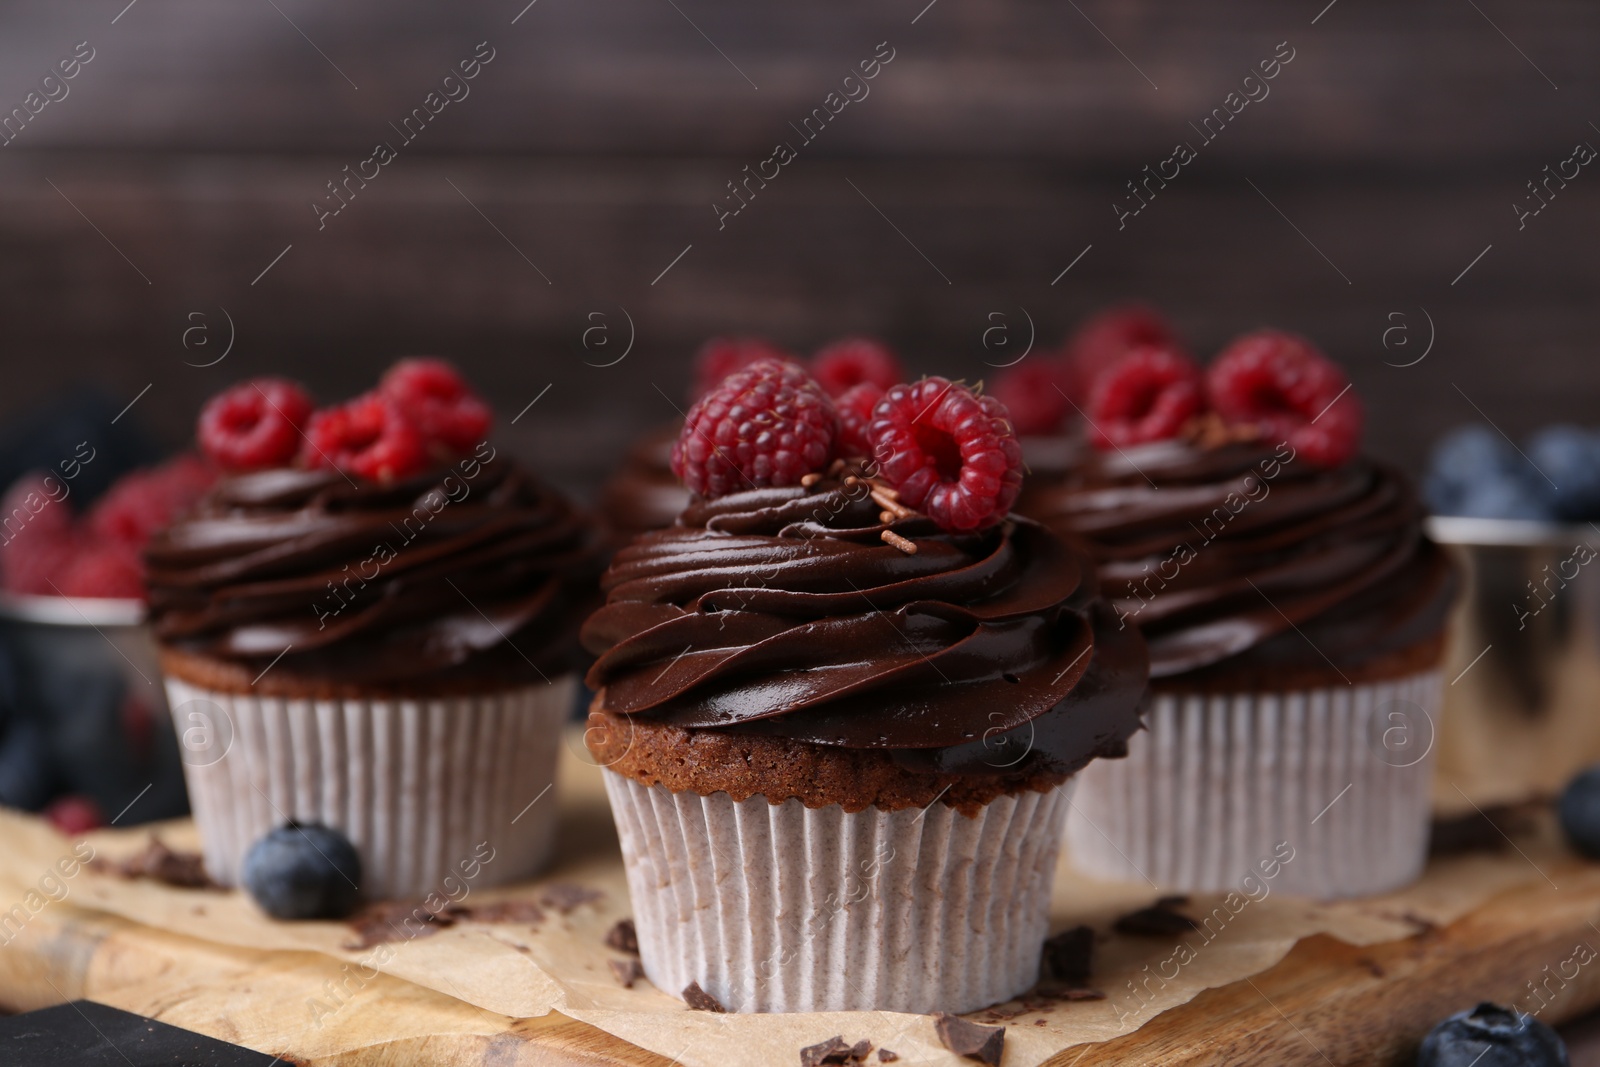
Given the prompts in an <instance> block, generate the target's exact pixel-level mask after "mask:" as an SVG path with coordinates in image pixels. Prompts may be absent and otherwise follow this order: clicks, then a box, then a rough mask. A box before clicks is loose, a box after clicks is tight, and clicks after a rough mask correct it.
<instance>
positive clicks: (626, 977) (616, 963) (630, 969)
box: [606, 960, 644, 989]
mask: <svg viewBox="0 0 1600 1067" xmlns="http://www.w3.org/2000/svg"><path fill="white" fill-rule="evenodd" d="M606 963H607V964H608V965H609V966H610V967H611V973H612V974H613V975H614V976H615V977H616V979H617V982H618V983H619V984H620V985H621V986H622V988H623V989H632V988H633V983H635V982H637V981H638V980H639V979H641V978H643V977H644V968H643V967H641V966H639V961H638V960H607V961H606Z"/></svg>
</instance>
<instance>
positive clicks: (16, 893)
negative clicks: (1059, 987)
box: [0, 743, 1576, 1067]
mask: <svg viewBox="0 0 1600 1067" xmlns="http://www.w3.org/2000/svg"><path fill="white" fill-rule="evenodd" d="M579 747H580V746H579V745H577V744H576V743H574V744H573V745H569V746H568V751H567V753H566V754H565V755H564V759H565V762H564V764H563V766H562V777H561V784H560V787H559V788H558V790H557V792H556V793H554V794H551V795H549V796H546V797H545V798H544V799H542V800H541V801H540V803H559V804H560V805H561V808H562V833H561V839H560V841H559V842H558V856H559V857H560V860H559V862H558V866H557V868H556V869H555V870H554V871H553V872H552V873H551V874H550V875H548V876H547V877H545V878H543V879H541V880H539V881H538V882H534V883H529V884H527V885H525V886H519V887H513V888H511V889H497V890H492V891H491V890H483V891H477V890H474V889H472V887H471V885H470V883H467V884H466V888H465V891H464V892H463V891H462V890H461V887H460V886H459V885H458V886H457V887H456V888H455V889H454V891H453V892H454V893H455V894H456V896H457V902H458V903H459V904H462V905H465V906H466V907H468V908H481V907H482V906H484V905H486V904H490V903H493V902H496V901H506V900H516V901H522V902H534V903H536V904H538V906H539V907H540V908H541V910H542V911H543V913H544V917H543V918H542V919H541V920H540V921H538V922H534V923H530V922H478V921H473V920H472V919H471V918H468V919H466V920H464V921H461V922H458V923H457V924H455V925H453V926H449V927H447V928H444V929H441V930H438V932H436V933H432V934H431V935H430V936H419V937H414V938H410V939H405V938H402V939H400V940H396V941H393V942H389V943H386V944H378V945H370V946H367V947H356V946H357V944H358V937H357V932H356V931H355V930H354V929H353V928H352V927H351V926H350V925H349V924H347V923H338V922H304V923H281V922H276V921H274V920H271V919H269V918H267V917H265V916H264V915H263V914H262V913H261V912H260V911H258V910H257V909H256V907H255V906H254V904H253V903H252V902H251V901H250V900H249V898H248V897H247V896H245V895H243V894H241V893H237V892H222V891H219V890H214V889H175V888H172V887H169V886H166V885H163V884H159V883H156V882H151V881H144V880H137V881H130V880H128V879H126V878H123V877H120V876H118V875H116V874H113V873H108V872H105V871H103V870H95V869H84V870H82V871H80V872H77V873H76V874H75V875H74V876H73V877H72V878H70V879H65V880H64V881H65V882H66V883H67V884H68V886H69V892H70V897H69V900H70V906H73V907H76V908H82V909H90V910H97V911H103V912H107V913H112V914H115V915H119V916H122V917H125V918H127V919H130V920H133V921H135V922H138V923H142V924H145V925H147V926H149V927H153V928H156V929H159V930H164V931H169V932H171V933H175V934H179V935H183V936H185V937H189V938H195V939H199V940H201V941H209V942H213V943H217V944H220V945H227V946H237V947H239V948H244V949H253V950H260V951H262V952H263V953H265V954H266V955H264V956H263V957H262V960H263V961H264V962H263V964H262V969H263V972H264V975H265V974H266V972H268V971H270V972H271V979H270V984H271V986H272V989H273V991H274V992H273V995H275V996H280V997H282V996H295V997H301V998H302V999H304V1000H305V1002H306V1007H305V1016H306V1018H305V1022H306V1025H307V1027H315V1028H316V1029H317V1031H318V1032H319V1035H320V1036H319V1038H318V1041H317V1042H316V1043H317V1044H319V1045H330V1044H331V1045H332V1046H337V1044H338V1034H339V1028H340V1027H341V1026H343V1025H346V1024H347V1023H348V1021H349V1020H350V1019H351V1018H352V1017H353V1016H354V1015H356V1014H357V1012H356V1011H355V1010H353V1009H352V1008H351V1007H350V1006H351V1005H353V1004H361V1003H371V1002H372V1000H373V998H375V997H381V998H384V999H385V1000H395V999H402V998H405V997H408V996H412V997H413V998H414V999H416V1000H418V1001H419V1002H421V1003H419V1005H418V1007H419V1008H421V1007H422V1006H423V1005H424V1004H425V1003H426V1002H430V1001H431V1000H432V998H430V997H427V996H422V995H421V992H422V991H421V990H417V991H416V993H415V994H407V993H406V992H405V990H407V989H415V987H423V988H424V989H426V990H433V991H436V992H437V993H439V994H443V995H444V996H446V997H450V998H454V999H456V1000H459V1001H463V1002H465V1003H467V1004H471V1005H474V1006H476V1007H477V1008H479V1009H482V1011H484V1012H487V1013H492V1015H484V1016H482V1019H481V1021H480V1023H479V1024H473V1025H472V1026H471V1028H470V1029H471V1030H472V1031H473V1032H482V1033H485V1034H489V1033H492V1032H493V1031H494V1029H495V1028H496V1027H497V1026H502V1025H504V1024H505V1022H506V1020H500V1019H496V1018H494V1016H506V1017H510V1018H513V1019H514V1018H530V1017H537V1016H543V1015H545V1014H547V1013H549V1012H551V1011H559V1012H561V1013H563V1014H565V1015H567V1016H570V1017H572V1018H575V1019H579V1020H582V1021H584V1022H587V1023H590V1024H592V1025H594V1026H596V1027H599V1028H600V1029H602V1030H605V1031H607V1032H609V1033H611V1034H614V1035H616V1036H618V1037H620V1038H623V1039H624V1040H627V1041H630V1042H632V1043H634V1044H636V1045H639V1046H641V1047H644V1048H646V1049H649V1050H651V1051H654V1052H657V1053H660V1054H662V1055H665V1056H667V1057H670V1058H673V1059H676V1060H678V1061H680V1062H682V1063H684V1064H686V1065H688V1067H728V1065H729V1064H744V1063H762V1064H782V1063H796V1062H798V1057H797V1051H798V1049H799V1048H801V1047H802V1046H805V1045H809V1044H813V1043H816V1042H818V1041H822V1040H825V1039H827V1038H829V1037H831V1036H833V1035H835V1034H840V1035H842V1036H843V1037H844V1038H845V1039H846V1040H847V1041H850V1042H855V1041H858V1040H860V1039H861V1038H864V1037H865V1038H868V1039H870V1040H871V1041H872V1043H873V1045H874V1047H875V1048H881V1047H887V1048H890V1049H892V1050H894V1051H895V1052H896V1053H898V1054H899V1055H900V1056H901V1057H902V1058H901V1061H900V1062H902V1063H906V1064H954V1063H959V1062H964V1061H959V1060H957V1059H956V1058H955V1057H954V1056H952V1055H951V1054H950V1053H949V1052H947V1051H945V1050H944V1048H943V1047H942V1045H940V1043H939V1041H938V1038H937V1036H936V1035H935V1032H934V1028H933V1024H932V1021H931V1019H929V1018H928V1017H926V1016H908V1015H898V1014H892V1013H838V1014H827V1015H820V1014H819V1015H718V1014H714V1013H707V1012H696V1011H689V1010H687V1009H686V1008H685V1007H684V1006H683V1004H682V1003H681V1002H680V1001H679V1000H677V999H676V998H675V997H671V996H668V995H666V994H664V993H662V992H660V991H657V990H655V989H653V988H651V986H650V985H649V983H648V982H647V981H645V980H643V979H640V980H639V981H638V982H637V983H636V985H635V986H634V988H632V989H624V988H622V987H621V986H620V985H619V984H618V983H617V981H616V980H615V979H614V978H613V976H612V973H611V971H610V969H609V967H608V962H607V961H608V960H612V959H619V960H620V959H625V958H626V957H625V956H623V955H622V954H621V953H619V952H617V951H615V950H612V949H609V948H607V947H606V946H605V944H604V938H605V935H606V933H607V931H608V930H610V929H611V927H612V926H613V924H615V923H616V922H617V920H619V919H621V918H624V917H627V916H628V915H629V906H628V900H627V889H626V884H625V881H624V878H623V873H622V866H621V859H620V856H619V855H618V853H617V851H616V837H615V833H614V830H613V829H612V824H611V820H610V814H609V811H608V809H607V808H606V801H605V794H604V791H603V789H602V786H601V779H600V775H601V774H602V773H603V772H602V771H600V770H599V769H598V768H595V767H592V766H589V765H586V764H585V763H583V762H581V760H580V759H579V758H578V757H577V756H575V755H573V754H572V752H573V751H576V750H577V749H578V748H579ZM157 832H159V834H160V835H161V837H162V839H163V840H164V841H165V842H166V843H167V844H169V845H170V846H172V847H174V848H188V849H193V848H195V847H196V845H197V842H196V839H195V836H194V830H193V826H192V824H190V823H187V822H181V823H174V824H167V825H164V826H162V827H159V828H157ZM149 833H150V831H149V830H148V829H136V830H107V831H99V832H96V833H94V834H91V835H89V837H88V838H87V841H88V842H89V844H90V845H92V846H93V848H94V849H95V851H96V853H97V855H98V856H99V857H100V859H101V860H112V861H114V860H116V859H118V858H121V857H125V856H128V855H130V854H133V853H135V852H138V851H140V850H141V849H142V848H143V847H144V845H145V844H146V842H147V841H148V838H149ZM0 840H3V841H4V842H5V843H6V845H7V849H6V855H5V856H4V857H3V858H0V891H3V892H4V893H5V899H13V900H15V899H22V896H23V894H26V893H27V892H29V891H30V890H34V889H37V888H38V885H37V884H38V882H39V880H40V877H41V875H42V874H43V873H44V872H47V871H49V870H51V869H53V868H54V866H55V864H56V863H57V861H58V860H59V859H60V858H61V857H63V856H67V855H70V853H71V848H72V843H71V842H68V841H65V840H64V839H62V838H61V837H59V836H58V835H56V834H55V832H54V831H53V830H51V829H50V828H49V827H48V826H47V825H45V824H44V823H42V822H40V821H39V820H37V819H32V818H27V817H22V816H17V815H13V814H0ZM476 844H477V843H476V842H463V843H462V849H463V855H464V856H466V855H470V854H471V853H472V850H473V848H474V846H475V845H476ZM1517 844H1518V846H1519V848H1520V849H1521V850H1522V851H1523V852H1524V853H1525V854H1526V857H1527V859H1528V862H1527V864H1526V865H1523V864H1519V863H1508V862H1506V859H1505V857H1504V856H1503V855H1501V856H1472V855H1467V856H1462V857H1457V858H1453V859H1448V860H1443V861H1438V862H1435V863H1434V864H1433V865H1431V866H1430V867H1429V870H1428V873H1427V875H1426V877H1425V878H1424V880H1423V881H1422V882H1421V883H1419V884H1418V885H1416V886H1413V887H1411V888H1410V889H1407V890H1405V891H1403V892H1400V893H1396V894H1392V895H1389V896H1386V897H1379V898H1372V899H1368V900H1365V901H1356V902H1342V903H1337V904H1329V905H1322V904H1317V903H1315V902H1311V901H1307V900H1303V899H1298V898H1293V897H1290V896H1287V895H1285V894H1282V893H1278V892H1275V891H1273V890H1272V888H1271V886H1272V883H1271V881H1270V879H1267V878H1265V877H1264V875H1263V873H1262V872H1261V871H1256V872H1246V871H1241V872H1240V878H1241V889H1240V891H1239V892H1238V893H1237V894H1235V895H1234V896H1232V897H1227V896H1225V895H1210V896H1205V897H1195V898H1193V899H1192V900H1191V901H1190V902H1189V903H1188V904H1186V905H1184V906H1183V907H1182V909H1181V910H1183V911H1185V912H1186V913H1187V914H1189V915H1191V916H1193V917H1195V918H1201V919H1203V918H1207V917H1209V918H1210V923H1209V925H1208V926H1207V927H1205V928H1203V929H1202V930H1200V931H1196V932H1195V933H1193V934H1190V935H1186V936H1184V937H1171V936H1167V937H1145V936H1127V935H1121V934H1115V933H1112V932H1111V929H1110V928H1111V924H1112V922H1113V921H1114V920H1115V919H1116V918H1117V917H1118V916H1121V915H1124V914H1126V913H1128V912H1130V911H1132V910H1134V909H1137V908H1140V907H1143V906H1145V905H1148V904H1150V903H1152V902H1153V901H1154V900H1155V899H1156V898H1157V897H1158V896H1160V895H1161V894H1160V893H1159V891H1158V890H1157V889H1156V888H1155V887H1153V886H1151V885H1145V884H1109V883H1095V882H1090V881H1086V880H1084V879H1081V878H1078V877H1076V876H1074V875H1072V874H1071V872H1070V870H1069V869H1067V868H1065V866H1064V867H1063V870H1062V871H1061V874H1060V877H1059V878H1058V881H1057V884H1056V889H1055V894H1054V900H1053V904H1052V922H1051V928H1052V930H1053V931H1054V930H1062V929H1066V928H1069V927H1072V926H1076V925H1078V924H1080V923H1087V924H1088V925H1090V926H1091V927H1093V928H1094V930H1095V931H1096V934H1097V944H1096V952H1095V965H1094V974H1093V977H1092V979H1091V982H1090V985H1092V986H1093V987H1094V988H1095V989H1098V990H1101V991H1103V992H1104V993H1105V994H1106V999H1104V1000H1099V1001H1083V1002H1071V1003H1069V1002H1062V1001H1049V1002H1043V1003H1030V1004H1028V1005H1023V1004H1018V1003H1015V1002H1013V1003H1011V1004H1008V1005H1001V1006H998V1007H997V1008H996V1009H992V1010H991V1012H990V1013H985V1012H978V1013H974V1014H973V1015H971V1016H968V1017H969V1018H972V1019H974V1020H976V1021H980V1022H984V1021H991V1022H993V1021H1003V1022H1004V1023H1005V1025H1006V1026H1007V1028H1008V1029H1007V1033H1006V1060H1005V1062H1006V1064H1007V1067H1035V1065H1037V1064H1038V1063H1040V1062H1042V1061H1043V1060H1045V1059H1047V1058H1049V1057H1050V1056H1052V1055H1054V1054H1055V1053H1057V1052H1060V1051H1061V1050H1063V1049H1065V1048H1068V1047H1071V1046H1074V1045H1079V1044H1083V1043H1085V1042H1096V1041H1104V1040H1109V1039H1111V1038H1114V1037H1118V1036H1121V1035H1123V1034H1126V1033H1129V1032H1131V1031H1132V1030H1134V1029H1136V1028H1137V1027H1138V1026H1140V1025H1142V1024H1143V1023H1144V1022H1146V1021H1148V1020H1149V1019H1151V1018H1153V1017H1154V1016H1156V1015H1158V1014H1160V1013H1161V1012H1162V1011H1165V1010H1166V1009H1168V1008H1171V1007H1175V1006H1177V1005H1180V1004H1183V1003H1186V1002H1187V1001H1189V1000H1191V999H1192V998H1194V997H1195V996H1196V995H1198V994H1199V993H1200V992H1202V991H1203V990H1205V989H1208V988H1212V987H1216V986H1222V985H1226V984H1229V983H1232V982H1235V981H1238V980H1240V979H1242V978H1245V977H1248V976H1252V975H1255V974H1257V973H1259V972H1261V971H1263V970H1266V969H1268V968H1270V967H1271V966H1272V965H1274V964H1275V963H1277V962H1278V961H1279V960H1281V959H1282V958H1283V957H1284V956H1285V955H1286V954H1287V953H1288V952H1289V950H1290V949H1291V948H1292V947H1293V946H1294V944H1295V943H1296V942H1297V941H1298V940H1300V939H1301V938H1304V937H1308V936H1311V935H1313V934H1318V933H1326V934H1330V935H1333V936H1335V937H1337V938H1339V939H1340V940H1342V941H1344V942H1347V943H1349V944H1352V945H1368V944H1376V943H1380V942H1384V941H1392V940H1396V939H1400V938H1406V937H1410V936H1412V935H1414V934H1416V933H1418V932H1419V931H1420V930H1422V929H1424V928H1425V927H1426V925H1427V924H1430V923H1431V924H1437V925H1445V924H1448V923H1449V922H1451V921H1453V920H1454V919H1456V918H1459V917H1460V916H1462V915H1464V914H1465V913H1467V912H1468V911H1470V910H1472V909H1473V908H1474V907H1476V906H1477V905H1479V904H1481V903H1483V902H1484V901H1486V900H1487V899H1488V898H1489V897H1491V896H1494V895H1496V894H1497V893H1500V892H1503V891H1505V890H1508V889H1511V888H1514V887H1516V886H1520V885H1524V884H1529V883H1533V882H1539V881H1542V880H1543V878H1544V875H1543V874H1541V873H1540V870H1541V869H1542V870H1544V871H1545V872H1547V873H1548V872H1556V871H1559V870H1561V869H1562V868H1563V867H1570V866H1571V865H1572V864H1574V863H1575V862H1576V861H1574V860H1573V859H1572V858H1571V857H1570V855H1568V854H1567V853H1565V852H1564V851H1563V850H1562V848H1561V846H1560V844H1559V843H1558V841H1557V840H1556V839H1555V834H1554V832H1553V830H1552V829H1551V828H1550V827H1549V826H1548V825H1547V821H1546V823H1542V824H1541V828H1540V830H1539V832H1538V833H1536V834H1532V835H1529V836H1527V837H1526V838H1519V839H1518V842H1517ZM80 848H81V846H80ZM1267 858H1268V857H1263V859H1267ZM1288 862H1291V863H1292V862H1293V861H1292V860H1290V861H1288ZM1063 863H1064V864H1065V860H1063ZM1252 873H1253V874H1254V879H1255V880H1254V881H1253V882H1250V883H1245V882H1244V879H1245V877H1246V875H1248V874H1252ZM572 887H583V888H586V889H591V890H595V891H598V893H599V896H598V897H596V898H594V899H592V900H589V901H586V902H582V903H577V904H576V905H572V904H571V899H572V897H573V894H572V892H571V889H572ZM1246 889H1249V892H1248V893H1247V892H1246ZM443 899H444V897H443V896H442V895H441V897H440V900H443ZM552 899H553V900H554V903H550V901H551V900H552ZM304 952H310V953H317V954H320V955H322V956H327V957H331V958H333V959H334V960H338V961H341V962H343V963H346V964H349V965H350V966H349V967H348V968H346V969H345V970H344V971H343V972H342V973H344V974H346V975H352V974H353V975H356V976H357V978H355V979H351V980H349V981H347V982H346V984H345V988H343V989H338V988H335V989H332V990H331V991H330V990H329V989H327V988H319V987H318V986H317V985H316V983H315V982H313V981H312V980H310V979H305V980H304V984H305V989H304V991H303V997H302V994H301V992H300V991H299V990H298V989H297V988H296V984H295V978H294V961H295V960H296V959H304V957H300V956H297V955H296V953H304ZM265 961H278V964H281V966H280V965H277V964H275V965H272V966H269V965H268V964H267V963H266V962H265ZM325 972H326V968H320V969H317V973H318V974H319V975H321V974H325ZM380 973H381V976H382V977H380ZM317 981H324V979H322V978H319V979H317ZM263 983H264V985H267V984H269V981H268V978H266V977H264V978H263ZM407 983H409V985H408V984H407ZM290 991H292V992H290ZM264 992H265V990H264ZM428 1017H429V1016H428V1015H427V1013H426V1012H422V1013H420V1015H419V1017H418V1018H417V1019H416V1021H417V1022H418V1023H419V1024H422V1025H426V1023H425V1022H424V1021H423V1020H425V1019H427V1018H428ZM480 1026H481V1029H480ZM446 1029H449V1030H451V1031H452V1032H459V1023H458V1024H453V1025H452V1026H450V1027H446Z"/></svg>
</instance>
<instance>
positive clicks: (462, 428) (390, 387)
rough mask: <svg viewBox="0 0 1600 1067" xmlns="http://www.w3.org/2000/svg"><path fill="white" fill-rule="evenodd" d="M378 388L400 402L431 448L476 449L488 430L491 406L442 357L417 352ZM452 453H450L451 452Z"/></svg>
mask: <svg viewBox="0 0 1600 1067" xmlns="http://www.w3.org/2000/svg"><path fill="white" fill-rule="evenodd" d="M378 392H379V393H380V394H382V395H383V396H384V397H387V398H388V399H389V400H391V401H393V402H394V404H395V405H396V406H397V407H399V409H400V411H401V413H402V414H404V415H405V416H406V418H407V419H408V420H410V422H411V423H412V425H414V426H415V427H416V428H417V430H418V431H419V432H421V434H422V438H423V441H424V443H426V444H427V445H428V446H429V447H430V448H432V449H435V450H437V451H441V452H445V453H454V454H462V453H466V452H471V451H472V450H473V449H474V448H475V447H477V445H478V444H479V443H480V442H481V441H483V439H484V437H485V436H486V435H487V434H488V432H489V423H490V421H491V420H492V417H493V416H492V415H491V414H490V412H489V407H488V405H487V404H485V403H484V402H483V401H482V400H480V399H479V398H478V395H477V394H476V393H474V392H473V391H472V390H471V389H470V388H468V387H467V383H466V382H465V381H463V380H462V378H461V374H460V372H459V371H457V370H456V369H455V367H454V366H452V365H451V364H450V363H448V362H446V361H445V360H442V359H427V358H423V357H420V356H413V357H412V358H410V359H402V360H401V361H400V362H398V363H396V364H395V365H394V366H392V367H390V368H389V370H388V372H387V373H386V374H384V376H383V380H382V381H381V382H379V383H378ZM447 458H448V457H447Z"/></svg>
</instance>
